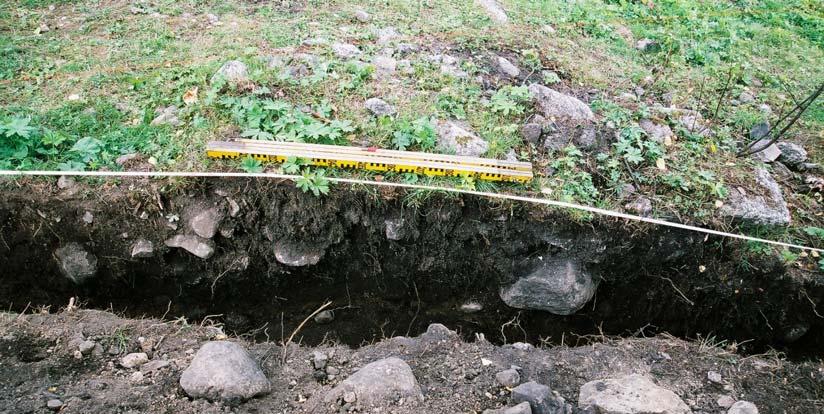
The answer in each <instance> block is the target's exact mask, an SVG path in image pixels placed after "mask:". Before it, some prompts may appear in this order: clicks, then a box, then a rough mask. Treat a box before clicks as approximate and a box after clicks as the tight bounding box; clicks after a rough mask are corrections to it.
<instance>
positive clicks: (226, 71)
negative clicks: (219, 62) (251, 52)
mask: <svg viewBox="0 0 824 414" xmlns="http://www.w3.org/2000/svg"><path fill="white" fill-rule="evenodd" d="M219 77H222V78H223V79H225V80H226V81H228V82H231V83H239V82H246V81H248V80H249V68H247V67H246V64H244V63H243V62H241V61H239V60H230V61H228V62H226V63H224V64H223V66H221V67H220V69H218V70H217V72H216V73H215V74H214V75H212V79H211V80H210V83H214V82H215V81H216V80H217V79H218V78H219Z"/></svg>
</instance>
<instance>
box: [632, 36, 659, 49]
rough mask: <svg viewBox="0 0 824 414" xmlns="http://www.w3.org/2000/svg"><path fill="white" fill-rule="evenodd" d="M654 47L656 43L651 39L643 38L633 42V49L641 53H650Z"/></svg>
mask: <svg viewBox="0 0 824 414" xmlns="http://www.w3.org/2000/svg"><path fill="white" fill-rule="evenodd" d="M655 46H657V43H656V42H655V41H654V40H652V39H647V38H644V39H641V40H639V41H637V42H635V48H636V49H638V50H640V51H642V52H647V51H650V50H652V49H654V48H655Z"/></svg>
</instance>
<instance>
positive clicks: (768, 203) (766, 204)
mask: <svg viewBox="0 0 824 414" xmlns="http://www.w3.org/2000/svg"><path fill="white" fill-rule="evenodd" d="M754 175H755V184H756V186H757V187H758V188H757V190H756V192H753V193H748V192H747V191H746V190H744V189H743V188H740V187H736V188H732V189H730V195H729V197H728V198H727V201H726V203H725V204H724V205H723V206H722V207H721V209H720V210H719V212H720V214H721V216H722V217H726V218H730V219H733V220H735V221H739V222H742V223H746V224H754V225H765V226H786V225H788V224H790V221H791V218H790V210H789V209H788V208H787V202H786V201H784V195H783V194H782V193H781V187H779V186H778V183H776V182H775V180H774V179H773V178H772V176H771V175H770V173H769V172H768V171H767V170H765V169H763V168H758V169H756V170H755V174H754Z"/></svg>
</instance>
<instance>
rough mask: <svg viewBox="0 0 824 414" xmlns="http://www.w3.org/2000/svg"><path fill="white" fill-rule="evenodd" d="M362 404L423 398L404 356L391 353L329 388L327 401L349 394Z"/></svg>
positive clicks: (377, 404)
mask: <svg viewBox="0 0 824 414" xmlns="http://www.w3.org/2000/svg"><path fill="white" fill-rule="evenodd" d="M350 393H352V394H354V395H353V396H352V395H350V396H349V398H348V399H349V400H351V399H352V398H353V397H354V400H355V401H356V402H357V404H358V405H359V406H361V407H375V406H385V405H388V404H391V403H394V402H396V401H397V400H399V399H401V398H403V399H406V400H407V401H409V400H417V401H421V400H423V394H422V393H421V388H420V387H419V386H418V381H417V380H416V379H415V375H413V374H412V370H411V369H410V368H409V365H407V364H406V362H404V361H403V360H402V359H400V358H395V357H390V358H386V359H382V360H379V361H375V362H372V363H370V364H367V365H366V366H364V367H363V368H361V369H359V370H358V371H357V372H355V373H354V374H352V375H351V376H349V378H347V379H345V380H343V381H342V382H341V383H340V384H339V385H338V386H336V387H335V388H334V389H332V390H331V391H329V392H327V393H326V395H325V396H324V397H323V401H324V402H326V403H327V404H329V403H333V402H335V401H338V400H339V399H341V398H343V397H344V395H346V394H350Z"/></svg>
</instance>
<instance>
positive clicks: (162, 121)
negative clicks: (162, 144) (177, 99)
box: [151, 105, 183, 126]
mask: <svg viewBox="0 0 824 414" xmlns="http://www.w3.org/2000/svg"><path fill="white" fill-rule="evenodd" d="M177 112H178V109H177V107H176V106H174V105H172V106H167V107H165V108H158V109H156V110H155V114H157V116H155V118H154V119H153V120H152V123H151V125H154V126H159V125H171V126H180V125H183V122H182V121H181V120H180V119H179V118H178V117H177Z"/></svg>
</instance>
